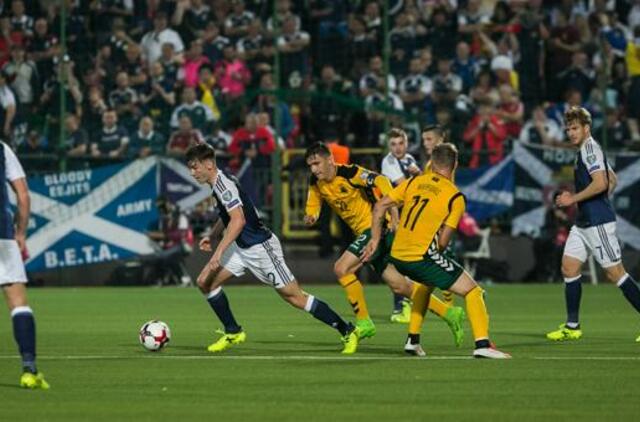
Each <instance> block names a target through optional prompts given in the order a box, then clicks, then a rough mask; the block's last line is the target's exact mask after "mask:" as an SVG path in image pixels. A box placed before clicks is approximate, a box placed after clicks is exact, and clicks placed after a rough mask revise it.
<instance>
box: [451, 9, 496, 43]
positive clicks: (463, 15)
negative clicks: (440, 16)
mask: <svg viewBox="0 0 640 422" xmlns="http://www.w3.org/2000/svg"><path fill="white" fill-rule="evenodd" d="M490 21H491V17H490V16H488V15H487V14H485V13H483V12H482V10H481V9H480V0H468V1H467V6H466V7H464V8H463V9H462V10H461V11H460V12H459V13H458V31H459V32H460V33H461V34H462V38H463V39H464V41H466V42H467V43H471V42H472V41H473V34H476V33H478V32H481V31H482V30H483V29H484V28H485V26H486V25H488V24H489V22H490Z"/></svg>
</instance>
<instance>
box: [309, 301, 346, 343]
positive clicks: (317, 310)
mask: <svg viewBox="0 0 640 422" xmlns="http://www.w3.org/2000/svg"><path fill="white" fill-rule="evenodd" d="M304 310H305V311H307V312H309V313H310V314H311V315H313V317H314V318H315V319H317V320H320V321H322V322H324V323H325V324H327V325H328V326H330V327H332V328H335V329H336V330H338V331H339V332H340V334H342V335H343V336H344V335H347V334H348V333H350V332H351V331H352V330H353V325H352V324H350V323H348V322H347V321H345V320H344V319H342V318H341V317H340V315H338V314H337V313H336V312H335V311H334V310H333V309H331V308H330V307H329V305H327V304H326V303H325V302H323V301H321V300H320V299H318V298H315V297H313V296H312V295H309V297H308V298H307V304H306V305H305V307H304Z"/></svg>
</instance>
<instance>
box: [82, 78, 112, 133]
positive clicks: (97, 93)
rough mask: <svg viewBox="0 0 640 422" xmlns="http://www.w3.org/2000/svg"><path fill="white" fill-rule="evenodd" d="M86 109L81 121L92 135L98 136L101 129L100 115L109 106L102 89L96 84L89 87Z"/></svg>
mask: <svg viewBox="0 0 640 422" xmlns="http://www.w3.org/2000/svg"><path fill="white" fill-rule="evenodd" d="M86 108H87V111H86V113H83V116H82V117H83V120H82V121H83V123H84V126H85V127H86V128H87V131H88V132H89V134H90V135H91V136H92V137H95V136H98V135H99V133H100V131H101V130H102V116H103V114H104V113H105V112H106V111H107V109H108V108H109V107H108V106H107V102H106V101H105V100H104V97H103V95H102V91H101V90H100V88H98V87H97V86H93V87H91V88H90V89H89V98H88V101H87V107H86Z"/></svg>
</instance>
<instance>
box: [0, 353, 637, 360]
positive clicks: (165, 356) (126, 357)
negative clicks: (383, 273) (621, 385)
mask: <svg viewBox="0 0 640 422" xmlns="http://www.w3.org/2000/svg"><path fill="white" fill-rule="evenodd" d="M0 359H1V360H11V359H15V360H18V359H19V356H17V355H0ZM136 359H169V360H248V361H252V360H255V361H269V360H271V361H287V360H300V361H305V360H307V361H348V360H356V361H358V360H359V361H388V360H396V361H406V362H409V361H421V360H423V361H430V360H471V359H473V357H472V356H427V357H426V358H422V359H421V358H416V357H409V356H357V355H356V356H340V355H337V356H302V355H301V356H296V355H291V356H268V355H267V356H233V355H175V356H173V355H168V354H164V353H147V354H131V355H66V356H38V360H136ZM514 359H515V360H559V361H563V360H580V361H588V360H595V361H640V356H527V357H522V358H518V357H517V356H516V357H515V358H514Z"/></svg>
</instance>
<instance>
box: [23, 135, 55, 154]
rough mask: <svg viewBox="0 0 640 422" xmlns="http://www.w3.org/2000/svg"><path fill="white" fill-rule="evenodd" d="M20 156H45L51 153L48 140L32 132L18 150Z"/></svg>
mask: <svg viewBox="0 0 640 422" xmlns="http://www.w3.org/2000/svg"><path fill="white" fill-rule="evenodd" d="M17 152H18V154H45V153H48V152H50V149H49V145H48V143H47V140H46V138H44V137H43V136H41V135H40V134H39V133H38V132H37V131H35V130H32V131H31V132H29V133H28V134H27V136H26V137H25V140H24V142H22V143H21V144H20V145H19V146H18V149H17Z"/></svg>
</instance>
